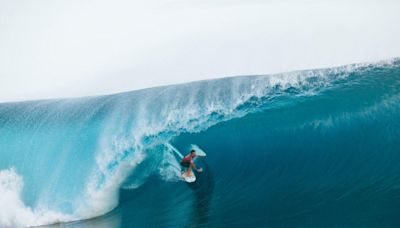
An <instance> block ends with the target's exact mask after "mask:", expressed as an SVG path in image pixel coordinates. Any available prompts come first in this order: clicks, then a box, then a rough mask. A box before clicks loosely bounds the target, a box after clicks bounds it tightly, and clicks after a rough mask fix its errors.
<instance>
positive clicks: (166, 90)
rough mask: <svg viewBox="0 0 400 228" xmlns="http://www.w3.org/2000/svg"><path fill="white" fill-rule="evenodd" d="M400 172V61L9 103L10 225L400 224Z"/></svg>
mask: <svg viewBox="0 0 400 228" xmlns="http://www.w3.org/2000/svg"><path fill="white" fill-rule="evenodd" d="M167 144H171V145H173V146H174V147H175V148H177V149H178V150H179V151H181V152H182V153H184V154H186V153H188V151H189V147H190V145H191V144H196V145H198V146H200V147H201V148H202V149H203V150H204V151H206V152H207V157H205V158H198V159H197V161H196V163H197V164H198V166H199V167H203V169H204V172H202V173H196V176H197V181H196V182H194V183H192V184H188V183H186V182H183V181H181V180H180V179H179V175H180V167H179V159H177V157H176V156H175V155H174V153H173V152H172V151H171V149H170V148H169V147H168V146H167ZM399 164H400V60H399V59H392V60H389V61H382V62H377V63H368V64H353V65H347V66H342V67H336V68H329V69H317V70H307V71H298V72H291V73H282V74H275V75H261V76H243V77H233V78H224V79H218V80H209V81H199V82H193V83H188V84H180V85H173V86H166V87H158V88H151V89H145V90H139V91H133V92H127V93H121V94H115V95H107V96H97V97H86V98H77V99H60V100H42V101H27V102H18V103H3V104H0V226H1V227H25V226H42V225H44V226H46V225H50V227H51V224H58V225H55V226H56V227H58V226H59V225H60V224H59V223H61V225H62V226H65V227H244V226H251V227H292V226H294V227H309V226H312V227H349V226H350V227H399V226H400V218H399V216H398V209H399V208H400V165H399Z"/></svg>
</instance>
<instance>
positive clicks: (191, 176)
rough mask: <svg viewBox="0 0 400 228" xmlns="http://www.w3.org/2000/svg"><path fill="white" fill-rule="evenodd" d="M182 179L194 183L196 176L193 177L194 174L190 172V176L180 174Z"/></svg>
mask: <svg viewBox="0 0 400 228" xmlns="http://www.w3.org/2000/svg"><path fill="white" fill-rule="evenodd" d="M182 179H183V180H184V181H186V182H188V183H192V182H195V181H196V176H195V175H194V172H191V175H190V176H187V175H186V173H182Z"/></svg>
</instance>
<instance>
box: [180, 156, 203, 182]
mask: <svg viewBox="0 0 400 228" xmlns="http://www.w3.org/2000/svg"><path fill="white" fill-rule="evenodd" d="M196 156H197V155H196V151H195V150H191V151H190V154H188V155H186V156H185V157H184V158H182V160H181V165H182V166H183V167H185V168H186V171H185V172H184V175H185V176H187V177H189V176H191V175H192V169H195V170H196V171H197V172H202V171H203V169H202V168H197V167H196V165H195V164H194V162H193V159H194V158H195V157H196Z"/></svg>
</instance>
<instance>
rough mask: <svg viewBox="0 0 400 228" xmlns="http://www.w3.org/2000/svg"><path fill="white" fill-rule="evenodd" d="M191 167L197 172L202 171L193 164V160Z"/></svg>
mask: <svg viewBox="0 0 400 228" xmlns="http://www.w3.org/2000/svg"><path fill="white" fill-rule="evenodd" d="M192 168H193V169H195V170H196V171H197V172H201V171H203V169H202V168H197V167H196V165H195V164H194V162H192Z"/></svg>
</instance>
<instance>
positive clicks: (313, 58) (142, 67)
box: [0, 0, 400, 102]
mask: <svg viewBox="0 0 400 228" xmlns="http://www.w3.org/2000/svg"><path fill="white" fill-rule="evenodd" d="M399 12H400V1H397V0H364V1H363V0H352V1H346V0H336V1H335V0H326V1H323V0H265V1H261V0H141V1H139V0H112V1H111V0H109V1H105V0H58V1H57V0H35V1H31V0H25V1H24V0H0V102H8V101H19V100H32V99H43V98H60V97H77V96H87V95H97V94H109V93H116V92H122V91H129V90H134V89H140V88H146V87H152V86H159V85H166V84H174V83H181V82H188V81H195V80H200V79H209V78H217V77H226V76H235V75H254V74H268V73H276V72H283V71H292V70H300V69H309V68H320V67H329V66H337V65H342V64H348V63H356V62H365V61H376V60H382V59H388V58H393V57H400V42H399V41H400V26H399V24H400V13H399Z"/></svg>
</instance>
